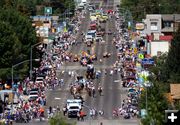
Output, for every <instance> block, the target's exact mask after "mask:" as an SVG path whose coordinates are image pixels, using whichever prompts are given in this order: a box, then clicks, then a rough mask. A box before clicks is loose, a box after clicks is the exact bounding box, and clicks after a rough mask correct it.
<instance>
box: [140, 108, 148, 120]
mask: <svg viewBox="0 0 180 125" xmlns="http://www.w3.org/2000/svg"><path fill="white" fill-rule="evenodd" d="M146 115H147V111H146V109H141V118H142V119H144V118H145V117H146Z"/></svg>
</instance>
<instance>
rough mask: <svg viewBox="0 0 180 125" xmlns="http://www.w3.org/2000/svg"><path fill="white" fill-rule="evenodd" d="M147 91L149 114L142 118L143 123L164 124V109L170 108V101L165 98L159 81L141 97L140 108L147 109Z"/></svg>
mask: <svg viewBox="0 0 180 125" xmlns="http://www.w3.org/2000/svg"><path fill="white" fill-rule="evenodd" d="M146 91H147V116H146V117H145V119H142V124H143V125H149V124H150V123H153V122H154V123H155V125H163V124H164V117H165V116H164V114H165V113H164V111H165V110H167V109H168V102H167V101H166V99H165V96H164V92H163V91H162V89H161V87H160V86H159V83H158V82H155V83H153V86H151V87H149V88H147V89H146V90H144V91H143V92H142V94H141V98H140V103H139V106H140V109H146Z"/></svg>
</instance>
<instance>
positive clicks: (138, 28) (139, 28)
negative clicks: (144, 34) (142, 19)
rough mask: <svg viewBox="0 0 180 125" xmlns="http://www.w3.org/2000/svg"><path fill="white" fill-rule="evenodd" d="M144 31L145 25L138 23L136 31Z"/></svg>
mask: <svg viewBox="0 0 180 125" xmlns="http://www.w3.org/2000/svg"><path fill="white" fill-rule="evenodd" d="M143 29H144V23H136V30H143Z"/></svg>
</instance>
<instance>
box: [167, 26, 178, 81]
mask: <svg viewBox="0 0 180 125" xmlns="http://www.w3.org/2000/svg"><path fill="white" fill-rule="evenodd" d="M166 68H167V72H168V76H169V78H170V79H169V81H170V82H176V83H178V82H179V83H180V26H179V28H178V30H177V32H175V34H174V38H173V40H172V41H171V47H170V50H169V53H168V57H167V60H166Z"/></svg>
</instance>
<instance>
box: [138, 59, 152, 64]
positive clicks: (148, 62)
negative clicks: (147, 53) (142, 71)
mask: <svg viewBox="0 0 180 125" xmlns="http://www.w3.org/2000/svg"><path fill="white" fill-rule="evenodd" d="M141 63H142V64H143V65H154V60H153V59H152V58H144V59H143V60H142V62H141Z"/></svg>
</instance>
